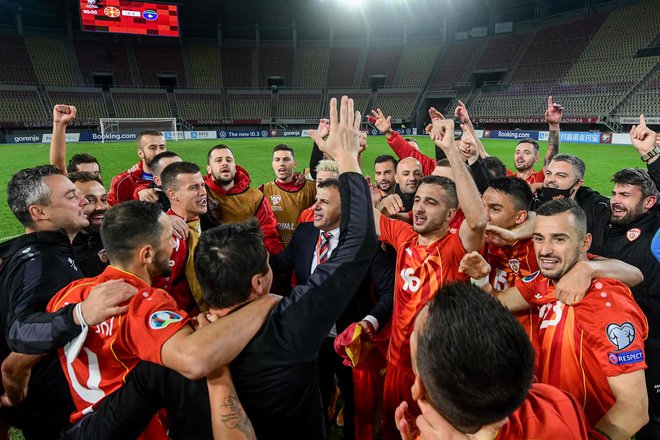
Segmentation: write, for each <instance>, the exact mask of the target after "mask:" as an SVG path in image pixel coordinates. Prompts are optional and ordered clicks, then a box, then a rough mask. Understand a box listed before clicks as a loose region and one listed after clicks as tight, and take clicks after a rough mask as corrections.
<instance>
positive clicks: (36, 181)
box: [7, 165, 62, 227]
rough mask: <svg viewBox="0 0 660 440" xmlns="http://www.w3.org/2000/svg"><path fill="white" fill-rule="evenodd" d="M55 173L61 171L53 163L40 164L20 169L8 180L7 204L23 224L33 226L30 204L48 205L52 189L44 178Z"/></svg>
mask: <svg viewBox="0 0 660 440" xmlns="http://www.w3.org/2000/svg"><path fill="white" fill-rule="evenodd" d="M55 174H62V173H61V172H60V170H58V169H57V168H56V167H54V166H53V165H41V166H38V167H34V168H25V169H23V170H20V171H19V172H17V173H16V174H14V175H13V176H12V178H11V179H10V180H9V183H8V184H7V204H8V205H9V208H10V209H11V211H12V212H13V213H14V215H15V216H16V218H17V219H18V221H19V222H21V224H22V225H23V226H25V227H32V226H34V222H33V221H32V216H31V215H30V206H32V205H44V206H49V205H50V197H51V195H52V191H51V190H50V188H49V187H48V185H47V184H46V179H47V178H48V177H50V176H53V175H55Z"/></svg>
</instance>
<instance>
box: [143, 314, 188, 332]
mask: <svg viewBox="0 0 660 440" xmlns="http://www.w3.org/2000/svg"><path fill="white" fill-rule="evenodd" d="M182 319H183V318H182V317H181V315H179V314H178V313H174V312H171V311H169V310H159V311H157V312H154V313H152V314H151V316H150V317H149V327H151V328H152V329H154V330H162V329H164V328H165V327H167V326H168V325H170V324H172V323H175V322H179V321H181V320H182Z"/></svg>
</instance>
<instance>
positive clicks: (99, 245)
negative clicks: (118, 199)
mask: <svg viewBox="0 0 660 440" xmlns="http://www.w3.org/2000/svg"><path fill="white" fill-rule="evenodd" d="M67 177H68V178H69V180H70V181H72V182H73V184H74V185H76V188H78V190H79V191H80V192H81V193H82V195H83V197H84V198H85V199H86V200H87V205H85V208H84V212H85V215H86V216H87V220H88V221H89V226H87V227H86V228H84V229H83V230H81V231H80V232H79V233H78V234H76V237H75V238H74V239H73V243H72V245H73V252H74V253H75V254H76V263H77V264H78V267H79V268H80V270H81V271H82V273H83V274H84V275H85V276H86V277H95V276H97V275H99V274H100V273H101V272H103V271H104V270H105V268H106V266H107V265H108V256H107V255H106V253H105V248H104V247H103V242H102V241H101V224H102V223H103V215H104V214H105V211H107V210H108V208H109V206H108V192H107V191H106V190H105V188H104V187H103V182H102V181H101V178H100V177H99V176H98V174H92V173H88V172H85V171H78V172H75V173H69V174H67Z"/></svg>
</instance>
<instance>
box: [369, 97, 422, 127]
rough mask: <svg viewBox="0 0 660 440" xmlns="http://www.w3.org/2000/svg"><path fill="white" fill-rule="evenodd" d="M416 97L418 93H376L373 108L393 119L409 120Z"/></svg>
mask: <svg viewBox="0 0 660 440" xmlns="http://www.w3.org/2000/svg"><path fill="white" fill-rule="evenodd" d="M418 96H419V93H393V92H378V94H377V95H376V99H375V100H374V104H373V108H379V109H381V110H382V111H383V113H384V114H386V115H390V116H392V118H395V119H398V118H400V119H403V120H404V121H406V120H410V117H411V115H412V113H413V110H414V107H415V103H416V102H417V97H418Z"/></svg>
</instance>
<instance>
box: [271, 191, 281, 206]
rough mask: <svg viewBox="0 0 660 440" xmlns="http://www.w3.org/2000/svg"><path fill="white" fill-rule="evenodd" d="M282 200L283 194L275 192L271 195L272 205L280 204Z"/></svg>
mask: <svg viewBox="0 0 660 440" xmlns="http://www.w3.org/2000/svg"><path fill="white" fill-rule="evenodd" d="M281 201H282V196H280V195H278V194H274V195H272V196H270V203H271V205H279V204H280V202H281Z"/></svg>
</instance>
